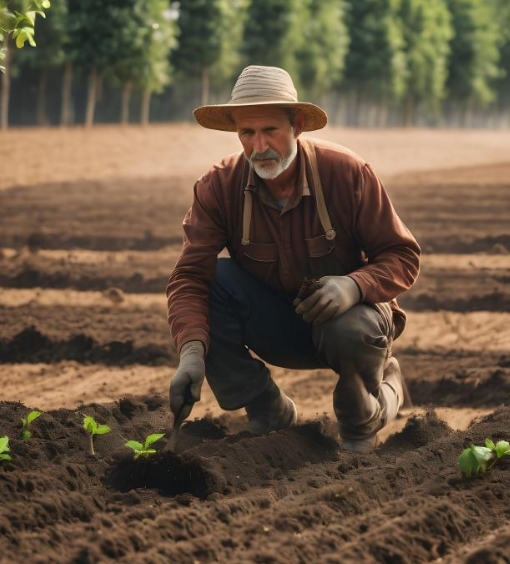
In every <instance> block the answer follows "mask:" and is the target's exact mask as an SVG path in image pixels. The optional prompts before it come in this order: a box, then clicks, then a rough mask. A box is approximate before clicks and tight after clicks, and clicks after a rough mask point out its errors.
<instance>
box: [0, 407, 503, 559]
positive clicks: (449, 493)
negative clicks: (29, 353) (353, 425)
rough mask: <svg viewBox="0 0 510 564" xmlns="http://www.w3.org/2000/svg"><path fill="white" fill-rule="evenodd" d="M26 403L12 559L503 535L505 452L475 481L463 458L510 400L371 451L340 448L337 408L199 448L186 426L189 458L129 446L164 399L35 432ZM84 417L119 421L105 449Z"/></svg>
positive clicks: (394, 548) (337, 549) (336, 554)
mask: <svg viewBox="0 0 510 564" xmlns="http://www.w3.org/2000/svg"><path fill="white" fill-rule="evenodd" d="M26 412H27V409H26V408H25V407H24V406H23V405H21V404H17V403H2V404H0V421H2V425H1V427H2V429H1V434H8V435H9V436H10V437H11V454H12V457H13V460H12V461H11V462H2V463H0V496H1V497H2V500H3V506H2V512H1V514H0V532H1V533H2V540H0V549H1V556H0V562H2V563H4V562H5V563H7V562H13V561H22V560H26V559H28V558H29V555H31V556H30V558H31V561H33V562H35V563H36V564H42V563H43V562H55V563H64V562H66V563H68V562H73V563H85V562H110V561H112V562H113V561H115V562H126V563H127V562H137V563H138V562H139V563H142V562H144V563H148V562H156V563H158V562H168V561H178V562H190V563H191V562H193V561H196V560H199V561H202V562H218V561H222V562H225V561H236V562H237V561H238V562H241V561H243V562H272V563H273V562H274V563H282V564H283V563H288V562H289V561H307V562H312V561H313V562H352V563H354V562H363V563H365V562H366V563H370V562H373V563H375V562H428V561H430V559H433V558H439V557H448V556H449V555H452V554H455V553H456V551H461V550H463V549H464V547H465V545H466V544H467V543H469V542H470V541H472V540H474V539H476V538H479V537H480V535H484V534H486V533H488V532H489V531H492V530H493V528H494V527H495V525H496V524H501V523H502V522H503V521H502V520H504V519H505V518H506V511H507V510H506V507H507V506H508V503H509V502H510V493H509V492H508V488H506V486H505V483H506V481H507V478H508V477H507V474H508V472H510V464H509V463H508V462H507V461H505V460H502V461H500V462H498V464H497V465H496V466H495V467H494V468H493V469H492V470H491V471H490V472H489V473H488V474H487V475H485V476H482V477H481V478H478V479H475V480H465V479H462V478H461V476H460V474H459V471H458V469H457V467H456V457H457V456H458V454H459V452H460V451H461V449H462V448H463V447H464V446H465V445H467V444H469V443H470V442H472V441H474V442H475V443H481V442H482V441H483V440H484V439H485V438H486V437H491V438H492V439H493V440H498V439H501V438H508V437H509V436H510V423H509V421H510V417H509V416H510V409H509V408H504V409H500V410H498V411H496V412H494V413H493V414H491V415H490V416H489V417H486V418H485V419H484V420H482V421H480V422H478V423H476V424H475V425H473V426H472V427H471V428H470V429H468V431H466V432H464V433H459V432H453V431H451V430H450V429H448V428H447V427H445V426H444V425H441V424H440V423H439V422H438V421H437V419H436V418H435V417H434V415H433V414H431V413H430V414H427V415H426V416H425V417H424V418H415V419H413V420H412V421H411V423H409V424H408V426H407V427H406V429H404V431H403V432H402V433H401V434H400V436H397V437H395V438H394V439H393V441H390V442H389V443H388V444H387V445H385V446H383V447H382V448H380V449H378V450H377V451H376V452H375V453H374V454H371V455H366V456H360V455H355V454H352V453H346V452H342V451H341V450H339V448H338V443H337V442H336V439H335V438H334V436H333V435H332V431H333V428H334V425H332V423H331V422H329V421H328V420H327V419H323V420H322V421H319V422H315V423H310V424H304V425H301V426H298V427H296V428H293V429H289V430H287V431H283V432H279V433H272V434H270V435H269V436H265V437H254V436H251V435H249V434H248V433H244V434H237V435H226V436H223V437H218V438H205V439H203V440H202V441H201V442H200V444H198V445H197V444H195V446H191V447H189V446H188V444H187V439H186V434H185V427H183V434H182V440H181V441H180V444H179V449H178V450H179V454H177V455H174V454H171V453H166V452H165V451H164V446H165V445H164V444H163V441H161V445H159V446H157V449H158V450H159V451H160V453H159V454H158V455H157V456H156V457H155V458H154V459H153V460H152V461H150V462H147V463H142V464H138V463H137V464H135V462H134V461H133V460H132V459H129V458H128V454H127V453H126V450H127V449H125V447H123V443H124V442H125V439H126V438H138V439H141V438H143V437H144V436H146V434H147V433H149V432H154V431H164V430H165V428H166V419H167V418H168V413H167V410H166V407H165V399H164V398H159V397H157V396H155V397H147V398H128V399H125V400H121V401H120V402H118V403H116V404H112V405H95V404H92V405H88V406H84V407H83V408H82V409H80V410H79V411H70V410H57V411H52V412H48V413H45V414H43V416H42V417H41V418H39V419H38V420H36V421H35V422H34V423H33V439H32V440H31V441H30V442H23V441H21V440H20V439H19V432H20V417H21V416H24V415H25V414H26ZM84 413H86V414H88V415H93V416H94V417H96V419H97V420H98V421H100V422H101V423H106V424H109V425H110V426H111V427H112V429H113V432H112V433H111V434H110V435H103V436H98V437H96V439H95V445H96V451H97V453H98V454H97V456H95V457H93V456H91V455H89V454H88V453H87V448H88V447H87V440H88V439H87V437H86V436H85V432H84V431H83V429H82V428H81V417H82V415H83V414H84ZM187 426H188V427H189V434H188V436H191V435H195V436H197V435H202V436H208V435H216V434H221V433H224V432H225V427H224V426H223V425H222V424H221V423H220V422H219V421H217V420H213V419H209V420H208V421H205V423H204V422H203V421H197V422H191V423H189V424H188V425H187ZM156 444H157V443H156ZM489 492H490V495H489ZM200 500H203V501H200ZM134 525H136V526H134ZM417 538H419V539H421V540H420V542H417ZM480 550H482V549H480V548H479V549H478V552H476V553H475V554H480ZM484 550H489V551H490V550H494V551H497V550H498V549H497V546H494V548H486V549H484ZM469 558H471V559H472V558H473V555H471V556H470V557H469ZM468 561H473V560H466V562H468Z"/></svg>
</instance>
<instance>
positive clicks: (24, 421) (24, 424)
mask: <svg viewBox="0 0 510 564" xmlns="http://www.w3.org/2000/svg"><path fill="white" fill-rule="evenodd" d="M21 425H22V427H23V429H24V428H25V427H28V422H27V420H26V419H25V418H24V417H22V418H21Z"/></svg>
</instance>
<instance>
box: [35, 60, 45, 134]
mask: <svg viewBox="0 0 510 564" xmlns="http://www.w3.org/2000/svg"><path fill="white" fill-rule="evenodd" d="M47 83H48V71H47V70H46V69H41V74H40V75H39V86H38V88H37V125H43V126H44V125H48V118H47V117H46V84H47Z"/></svg>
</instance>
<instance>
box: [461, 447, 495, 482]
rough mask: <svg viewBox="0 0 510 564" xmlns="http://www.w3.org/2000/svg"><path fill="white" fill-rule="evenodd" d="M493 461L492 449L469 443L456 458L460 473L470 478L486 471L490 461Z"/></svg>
mask: <svg viewBox="0 0 510 564" xmlns="http://www.w3.org/2000/svg"><path fill="white" fill-rule="evenodd" d="M493 461H494V456H493V454H492V450H491V449H490V448H487V447H478V446H475V445H471V446H470V447H469V448H467V449H465V450H464V451H463V452H462V453H461V454H460V456H459V458H458V461H457V462H458V465H459V466H460V469H461V471H462V473H463V474H464V475H465V476H466V477H468V478H471V477H472V476H476V475H477V474H481V473H483V472H486V471H487V467H488V466H489V463H490V462H493Z"/></svg>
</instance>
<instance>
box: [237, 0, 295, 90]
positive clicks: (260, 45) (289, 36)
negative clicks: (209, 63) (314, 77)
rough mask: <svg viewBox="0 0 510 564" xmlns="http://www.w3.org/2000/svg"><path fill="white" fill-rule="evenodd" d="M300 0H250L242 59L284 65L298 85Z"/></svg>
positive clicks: (251, 62) (256, 62) (282, 66)
mask: <svg viewBox="0 0 510 564" xmlns="http://www.w3.org/2000/svg"><path fill="white" fill-rule="evenodd" d="M304 8H305V4H304V3H303V2H302V1H301V0H251V2H250V4H249V6H248V13H247V18H246V24H245V27H244V35H243V53H244V56H245V63H246V64H250V65H269V66H275V67H281V68H284V69H285V70H286V71H287V72H289V73H290V74H291V76H292V77H293V79H294V83H295V84H296V87H298V88H299V86H300V84H299V64H298V60H297V56H296V54H297V53H298V52H299V50H300V48H301V47H302V42H303V37H302V32H301V29H300V23H301V21H302V19H303V10H304Z"/></svg>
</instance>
